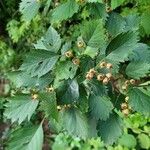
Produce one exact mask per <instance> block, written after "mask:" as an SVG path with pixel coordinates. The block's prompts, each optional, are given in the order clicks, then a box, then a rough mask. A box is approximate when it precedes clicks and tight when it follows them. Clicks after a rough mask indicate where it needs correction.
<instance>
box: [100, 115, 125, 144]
mask: <svg viewBox="0 0 150 150" xmlns="http://www.w3.org/2000/svg"><path fill="white" fill-rule="evenodd" d="M97 129H98V135H99V136H101V138H102V140H103V141H104V142H105V143H106V144H108V145H109V144H113V143H114V142H115V141H116V140H117V139H118V138H119V137H120V136H121V134H122V121H121V119H120V117H119V116H118V115H117V114H115V113H114V114H111V115H110V116H109V118H108V119H107V120H106V121H99V123H98V126H97Z"/></svg>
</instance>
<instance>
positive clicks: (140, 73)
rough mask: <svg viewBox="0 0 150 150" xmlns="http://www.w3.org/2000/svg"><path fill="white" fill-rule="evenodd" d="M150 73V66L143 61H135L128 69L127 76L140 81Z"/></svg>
mask: <svg viewBox="0 0 150 150" xmlns="http://www.w3.org/2000/svg"><path fill="white" fill-rule="evenodd" d="M148 73H150V64H149V63H147V62H142V61H133V62H131V63H129V65H128V66H127V68H126V74H127V76H129V77H131V78H133V79H140V78H142V77H145V76H147V74H148Z"/></svg>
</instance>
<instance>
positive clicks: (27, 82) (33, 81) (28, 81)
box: [7, 71, 54, 89]
mask: <svg viewBox="0 0 150 150" xmlns="http://www.w3.org/2000/svg"><path fill="white" fill-rule="evenodd" d="M7 76H8V78H9V80H10V81H11V82H13V84H14V85H15V86H16V87H17V88H20V87H31V88H34V87H38V88H40V89H43V88H45V87H46V86H47V85H49V84H50V83H51V82H52V81H53V79H54V77H53V76H52V75H51V74H45V75H44V76H42V77H41V78H38V77H31V76H30V75H29V74H27V73H26V72H20V71H14V72H9V73H8V74H7Z"/></svg>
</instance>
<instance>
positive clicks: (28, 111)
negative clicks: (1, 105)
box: [4, 95, 39, 124]
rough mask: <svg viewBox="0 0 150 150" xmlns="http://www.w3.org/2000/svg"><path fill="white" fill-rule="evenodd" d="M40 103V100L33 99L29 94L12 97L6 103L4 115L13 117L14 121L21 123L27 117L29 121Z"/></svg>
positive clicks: (12, 120) (8, 117)
mask: <svg viewBox="0 0 150 150" xmlns="http://www.w3.org/2000/svg"><path fill="white" fill-rule="evenodd" d="M38 103H39V101H38V100H32V99H31V96H29V95H17V96H15V97H12V98H10V100H9V102H8V103H6V105H5V106H6V109H5V113H4V115H5V116H6V117H7V119H11V122H12V123H13V122H15V121H17V122H18V123H19V124H21V123H22V122H23V121H24V120H25V119H26V118H28V121H29V120H30V118H31V116H32V115H33V113H34V111H35V109H36V108H37V106H38Z"/></svg>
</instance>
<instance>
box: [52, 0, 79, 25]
mask: <svg viewBox="0 0 150 150" xmlns="http://www.w3.org/2000/svg"><path fill="white" fill-rule="evenodd" d="M78 9H79V5H78V4H77V2H76V1H75V0H68V1H67V2H65V3H63V4H61V5H59V6H58V7H56V8H55V9H54V11H53V13H52V22H60V21H63V20H66V19H68V18H70V17H72V16H73V15H74V14H75V13H76V12H78Z"/></svg>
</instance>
